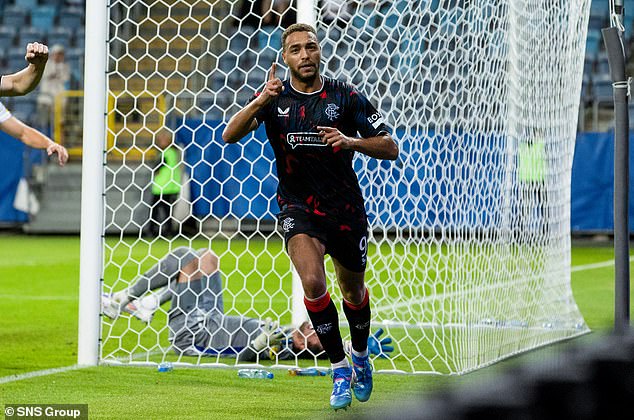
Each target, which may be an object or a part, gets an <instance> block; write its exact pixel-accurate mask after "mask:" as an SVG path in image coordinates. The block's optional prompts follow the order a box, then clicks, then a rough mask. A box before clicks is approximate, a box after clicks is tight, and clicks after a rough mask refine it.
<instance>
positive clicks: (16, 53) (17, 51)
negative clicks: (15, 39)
mask: <svg viewBox="0 0 634 420" xmlns="http://www.w3.org/2000/svg"><path fill="white" fill-rule="evenodd" d="M25 53H26V49H25V48H24V47H12V48H9V51H8V52H7V67H8V69H9V72H11V73H13V72H16V71H18V70H22V69H23V68H24V67H26V60H25V59H24V55H25Z"/></svg>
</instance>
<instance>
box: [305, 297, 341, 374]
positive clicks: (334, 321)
mask: <svg viewBox="0 0 634 420" xmlns="http://www.w3.org/2000/svg"><path fill="white" fill-rule="evenodd" d="M304 305H306V309H307V311H308V316H309V317H310V320H311V322H312V323H313V328H314V329H315V332H316V333H317V337H319V341H320V342H321V345H322V347H323V348H324V350H325V351H326V354H327V355H328V359H330V363H338V362H340V361H341V360H343V359H345V357H346V353H345V352H344V351H343V342H342V341H341V333H340V332H339V315H338V314H337V308H336V307H335V304H334V303H333V302H332V299H330V294H329V293H328V292H326V293H324V294H323V295H322V296H321V297H318V298H317V299H308V298H306V297H304Z"/></svg>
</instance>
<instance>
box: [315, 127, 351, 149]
mask: <svg viewBox="0 0 634 420" xmlns="http://www.w3.org/2000/svg"><path fill="white" fill-rule="evenodd" d="M317 130H319V133H318V134H319V136H320V137H321V138H322V140H323V141H324V143H326V144H328V145H329V146H331V147H340V148H342V149H351V148H352V144H353V143H354V142H355V141H356V139H354V138H352V137H348V136H346V135H344V134H343V133H342V132H341V131H339V130H338V129H337V128H333V127H322V126H317Z"/></svg>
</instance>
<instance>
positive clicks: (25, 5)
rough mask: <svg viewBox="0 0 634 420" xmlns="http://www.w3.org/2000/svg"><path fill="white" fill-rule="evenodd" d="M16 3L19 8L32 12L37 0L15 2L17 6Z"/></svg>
mask: <svg viewBox="0 0 634 420" xmlns="http://www.w3.org/2000/svg"><path fill="white" fill-rule="evenodd" d="M18 3H19V5H20V7H23V8H25V9H29V10H33V9H35V8H36V7H37V4H38V0H16V2H15V4H18Z"/></svg>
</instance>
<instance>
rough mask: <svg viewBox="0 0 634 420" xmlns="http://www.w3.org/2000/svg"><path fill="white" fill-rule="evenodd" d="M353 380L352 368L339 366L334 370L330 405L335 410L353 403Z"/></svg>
mask: <svg viewBox="0 0 634 420" xmlns="http://www.w3.org/2000/svg"><path fill="white" fill-rule="evenodd" d="M351 380H352V369H351V368H349V367H347V368H337V369H335V370H333V372H332V394H330V406H331V407H332V408H334V409H335V410H339V409H340V408H348V406H350V404H352V393H351V392H350V381H351Z"/></svg>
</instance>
